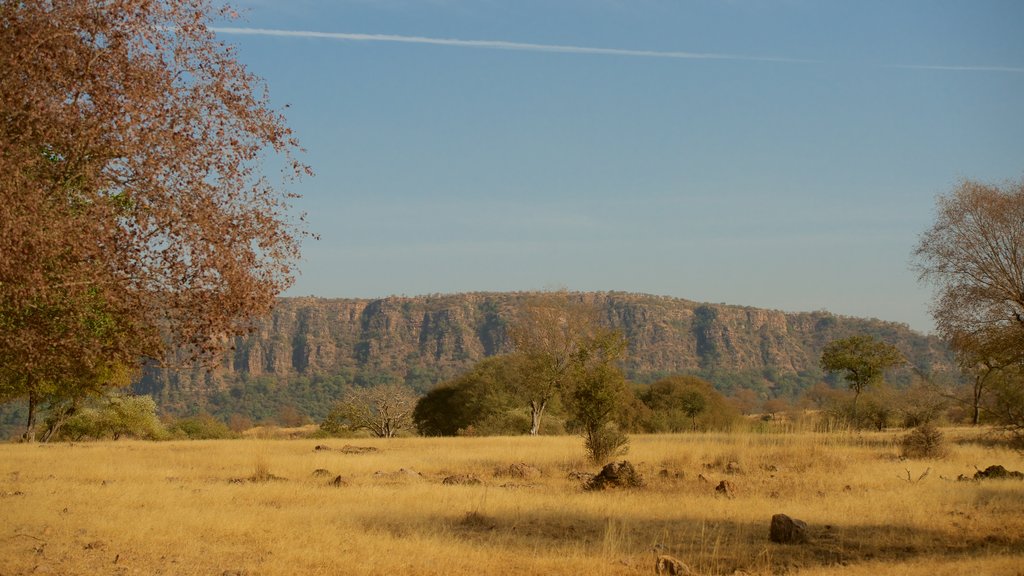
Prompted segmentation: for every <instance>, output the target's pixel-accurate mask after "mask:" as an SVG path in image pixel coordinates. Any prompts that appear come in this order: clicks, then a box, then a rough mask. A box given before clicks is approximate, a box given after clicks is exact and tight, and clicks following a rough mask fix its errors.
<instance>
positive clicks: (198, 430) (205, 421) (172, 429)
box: [167, 412, 236, 440]
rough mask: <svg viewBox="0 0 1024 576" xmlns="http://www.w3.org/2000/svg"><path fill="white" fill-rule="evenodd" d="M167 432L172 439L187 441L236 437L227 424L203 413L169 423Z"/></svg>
mask: <svg viewBox="0 0 1024 576" xmlns="http://www.w3.org/2000/svg"><path fill="white" fill-rule="evenodd" d="M167 432H168V434H169V435H170V436H171V437H172V438H179V439H186V438H187V439H189V440H220V439H224V438H235V437H236V434H235V433H234V432H232V431H231V429H230V428H228V426H227V424H225V423H224V422H221V421H220V420H218V419H217V418H214V417H213V416H211V415H210V414H206V413H205V412H204V413H200V414H197V415H195V416H189V417H187V418H181V419H180V420H176V421H173V422H171V423H170V424H169V425H168V426H167Z"/></svg>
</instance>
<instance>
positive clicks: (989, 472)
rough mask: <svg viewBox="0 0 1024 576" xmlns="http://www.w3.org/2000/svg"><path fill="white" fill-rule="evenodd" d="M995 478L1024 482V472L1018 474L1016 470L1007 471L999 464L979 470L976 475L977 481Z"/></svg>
mask: <svg viewBox="0 0 1024 576" xmlns="http://www.w3.org/2000/svg"><path fill="white" fill-rule="evenodd" d="M995 478H1000V479H1001V478H1012V479H1014V480H1024V472H1018V471H1016V470H1012V471H1011V470H1007V469H1006V468H1003V467H1002V466H1000V465H999V464H996V465H994V466H989V467H988V468H985V469H984V470H978V471H977V472H976V473H975V474H974V479H975V480H988V479H995Z"/></svg>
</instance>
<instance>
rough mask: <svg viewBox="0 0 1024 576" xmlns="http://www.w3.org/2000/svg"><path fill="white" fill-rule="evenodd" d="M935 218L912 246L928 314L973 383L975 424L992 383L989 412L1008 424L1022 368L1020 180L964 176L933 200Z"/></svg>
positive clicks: (1023, 217) (1023, 212) (1023, 198)
mask: <svg viewBox="0 0 1024 576" xmlns="http://www.w3.org/2000/svg"><path fill="white" fill-rule="evenodd" d="M936 204H937V214H936V218H935V223H934V224H932V226H931V228H929V229H928V230H927V231H925V232H924V233H923V234H922V235H921V237H920V239H919V241H918V244H917V247H916V248H915V250H914V256H915V259H916V267H917V270H918V272H919V273H920V278H921V280H922V281H926V282H929V283H931V284H932V285H933V286H934V287H935V290H936V294H935V300H934V302H933V304H932V317H933V318H934V319H935V324H936V328H937V329H938V332H939V334H941V335H942V336H943V337H944V338H945V339H946V340H947V342H949V344H950V346H951V347H952V348H953V350H954V351H955V352H956V353H957V356H958V358H959V360H960V365H961V367H962V368H963V370H964V372H965V373H966V374H967V375H968V377H969V378H970V379H971V381H972V390H971V408H972V421H973V422H974V423H975V424H977V423H979V422H980V419H981V412H982V409H983V407H984V406H985V405H986V402H985V395H986V393H987V391H988V390H989V389H990V388H994V391H995V392H997V393H996V394H995V398H994V400H995V402H994V405H993V406H992V408H993V409H994V410H993V413H995V414H997V416H998V417H999V420H1000V421H1001V422H1003V423H1004V424H1008V425H1010V426H1018V427H1019V426H1022V425H1024V420H1017V421H1016V422H1014V418H1013V415H1014V414H1016V413H1021V412H1024V410H1022V409H1021V408H1020V407H1019V406H1005V405H1001V403H1002V402H1011V403H1012V402H1015V401H1016V399H1018V398H1019V397H1021V396H1022V395H1020V394H1017V393H1015V392H1013V390H1014V388H1015V387H1020V386H1022V384H1020V383H1019V378H1018V377H1017V376H1018V375H1019V374H1020V368H1021V367H1022V366H1024V181H1021V182H1010V183H1007V184H1005V185H1003V186H992V185H986V184H982V183H979V182H973V181H970V180H965V181H962V182H961V183H960V185H959V186H958V187H957V188H956V189H955V190H953V192H951V193H950V194H948V195H945V196H939V198H938V199H937V201H936Z"/></svg>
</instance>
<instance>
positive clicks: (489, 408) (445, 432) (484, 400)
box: [413, 354, 529, 436]
mask: <svg viewBox="0 0 1024 576" xmlns="http://www.w3.org/2000/svg"><path fill="white" fill-rule="evenodd" d="M519 374H520V372H519V366H518V363H517V358H516V357H515V356H512V355H507V354H506V355H502V356H492V357H490V358H485V359H483V360H481V361H480V362H478V363H477V364H476V365H475V366H473V368H472V369H471V370H470V371H469V372H468V373H466V374H463V375H462V376H459V377H458V378H455V379H454V380H452V381H449V382H445V383H443V384H441V385H440V386H438V387H436V388H434V389H433V390H431V391H430V392H427V394H426V395H425V396H423V397H422V398H420V399H419V401H418V402H417V403H416V409H415V410H414V411H413V420H414V421H415V423H416V429H417V430H418V431H419V433H420V434H422V435H424V436H455V435H456V434H464V433H467V431H473V432H474V433H476V434H481V435H488V434H513V433H514V434H519V433H521V432H522V430H523V428H524V427H525V425H524V423H523V418H524V415H523V413H522V412H523V411H522V408H521V405H520V404H519V403H518V401H517V400H516V399H515V398H514V396H513V390H514V387H515V383H516V381H517V380H518V379H519ZM517 407H518V409H517ZM528 424H529V421H526V425H528Z"/></svg>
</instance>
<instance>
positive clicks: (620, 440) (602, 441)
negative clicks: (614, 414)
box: [583, 424, 629, 464]
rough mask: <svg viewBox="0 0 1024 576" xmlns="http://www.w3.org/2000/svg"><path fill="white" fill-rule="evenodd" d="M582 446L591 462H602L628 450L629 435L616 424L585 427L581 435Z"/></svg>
mask: <svg viewBox="0 0 1024 576" xmlns="http://www.w3.org/2000/svg"><path fill="white" fill-rule="evenodd" d="M583 446H584V448H586V449H587V455H588V456H589V457H590V461H591V462H593V463H595V464H602V463H604V462H607V461H609V460H611V459H612V458H615V457H616V456H621V455H623V454H625V453H626V452H627V451H628V450H629V436H627V435H626V434H625V433H623V432H622V431H621V430H619V428H618V427H617V426H615V425H611V424H609V425H606V426H601V427H598V428H594V429H587V430H586V431H585V433H584V435H583Z"/></svg>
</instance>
